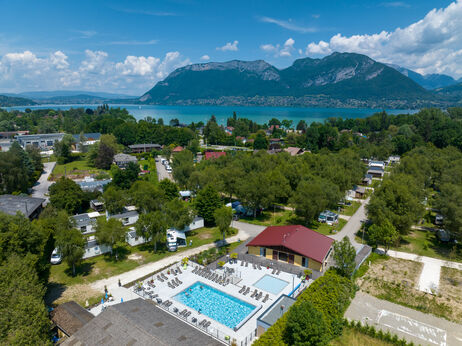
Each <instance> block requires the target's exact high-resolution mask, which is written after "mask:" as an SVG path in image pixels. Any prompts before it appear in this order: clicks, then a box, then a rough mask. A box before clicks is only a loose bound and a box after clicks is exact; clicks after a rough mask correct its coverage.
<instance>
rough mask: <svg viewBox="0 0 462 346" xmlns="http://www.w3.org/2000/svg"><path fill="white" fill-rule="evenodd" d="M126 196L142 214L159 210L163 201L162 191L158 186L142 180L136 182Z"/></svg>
mask: <svg viewBox="0 0 462 346" xmlns="http://www.w3.org/2000/svg"><path fill="white" fill-rule="evenodd" d="M128 194H129V196H130V201H131V203H132V204H134V205H135V206H136V207H137V208H138V210H140V211H141V212H143V213H148V212H151V211H155V210H160V209H161V208H162V205H163V203H164V201H165V194H164V191H163V190H162V189H161V188H160V187H159V186H158V185H154V184H153V183H150V182H148V181H143V180H138V181H136V182H135V183H134V184H133V185H132V186H131V188H130V191H129V193H128Z"/></svg>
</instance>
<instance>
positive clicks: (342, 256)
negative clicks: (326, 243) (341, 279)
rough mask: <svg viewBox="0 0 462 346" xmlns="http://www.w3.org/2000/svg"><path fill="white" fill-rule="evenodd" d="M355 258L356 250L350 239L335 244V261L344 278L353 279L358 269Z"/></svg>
mask: <svg viewBox="0 0 462 346" xmlns="http://www.w3.org/2000/svg"><path fill="white" fill-rule="evenodd" d="M355 258H356V250H355V248H354V247H353V245H351V242H350V239H349V238H348V237H344V238H343V239H342V240H341V241H336V242H335V243H334V260H335V263H336V264H337V268H338V269H339V271H340V273H341V274H342V275H343V276H345V277H351V275H353V272H354V270H355V267H356V262H355Z"/></svg>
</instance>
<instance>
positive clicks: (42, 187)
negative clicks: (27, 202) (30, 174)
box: [32, 162, 56, 204]
mask: <svg viewBox="0 0 462 346" xmlns="http://www.w3.org/2000/svg"><path fill="white" fill-rule="evenodd" d="M55 165H56V162H45V163H44V164H43V172H42V175H41V176H40V178H39V180H38V181H37V183H36V184H35V186H34V187H33V188H32V197H37V198H44V199H45V204H48V201H49V197H48V196H46V195H47V194H48V188H49V187H50V186H51V184H53V182H52V181H49V180H48V177H49V176H50V174H51V172H53V169H54V168H55Z"/></svg>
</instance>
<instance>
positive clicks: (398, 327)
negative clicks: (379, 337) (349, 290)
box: [345, 292, 462, 346]
mask: <svg viewBox="0 0 462 346" xmlns="http://www.w3.org/2000/svg"><path fill="white" fill-rule="evenodd" d="M345 317H346V318H348V319H350V320H356V321H361V323H363V324H369V325H373V326H375V327H376V328H379V329H382V330H383V331H385V332H386V331H390V332H391V333H393V334H397V335H398V336H399V337H400V338H401V337H404V338H405V339H406V340H408V341H409V342H414V343H415V344H420V345H441V346H446V345H448V346H453V345H454V346H456V345H462V326H461V325H458V324H456V323H453V322H449V321H448V320H445V319H443V318H438V317H436V316H433V315H431V314H424V313H422V312H420V311H417V310H413V309H410V308H406V307H404V306H401V305H398V304H394V303H391V302H389V301H386V300H381V299H377V298H375V297H372V296H370V295H368V294H366V293H363V292H357V293H356V296H355V298H354V299H353V301H352V302H351V304H350V306H349V308H348V310H347V311H346V313H345Z"/></svg>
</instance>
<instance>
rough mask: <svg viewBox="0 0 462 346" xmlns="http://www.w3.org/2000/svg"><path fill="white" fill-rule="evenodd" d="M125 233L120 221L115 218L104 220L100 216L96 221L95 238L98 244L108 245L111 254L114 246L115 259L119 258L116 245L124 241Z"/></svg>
mask: <svg viewBox="0 0 462 346" xmlns="http://www.w3.org/2000/svg"><path fill="white" fill-rule="evenodd" d="M125 233H126V232H125V228H124V226H123V225H122V222H120V221H119V220H117V219H113V218H111V219H109V220H106V219H105V218H104V217H100V218H98V220H97V222H96V233H95V237H96V240H97V241H98V243H100V244H106V245H109V246H110V247H111V254H112V252H113V250H114V248H115V257H116V261H117V260H118V259H119V256H118V246H119V245H121V243H123V242H124V241H125Z"/></svg>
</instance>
